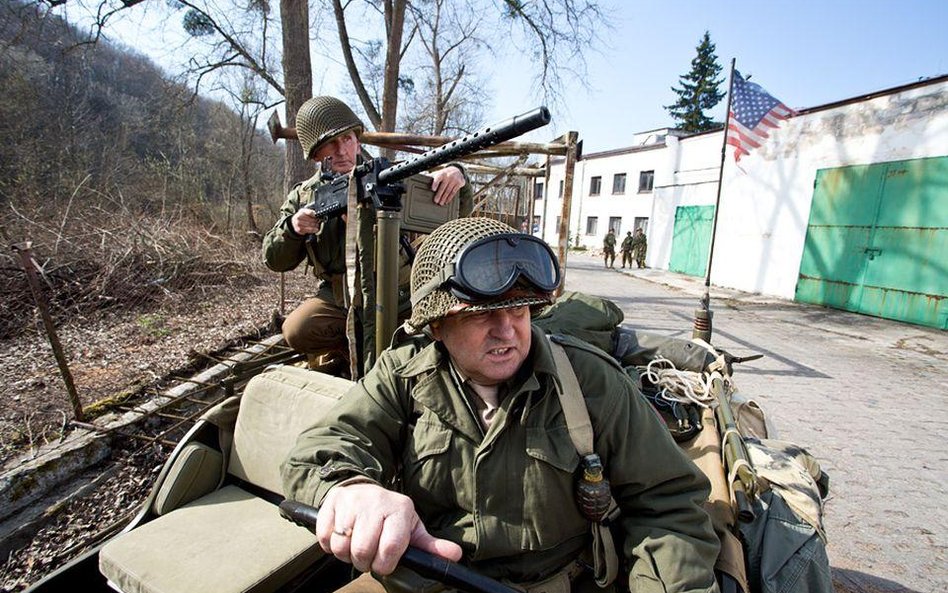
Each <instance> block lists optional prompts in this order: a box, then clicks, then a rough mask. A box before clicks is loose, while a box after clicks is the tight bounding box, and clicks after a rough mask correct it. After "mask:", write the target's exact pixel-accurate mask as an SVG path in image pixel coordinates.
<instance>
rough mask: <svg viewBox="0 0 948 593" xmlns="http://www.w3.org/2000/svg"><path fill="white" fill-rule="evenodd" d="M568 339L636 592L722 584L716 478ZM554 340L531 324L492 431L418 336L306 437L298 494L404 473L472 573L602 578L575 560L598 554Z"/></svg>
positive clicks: (316, 494) (291, 461) (393, 480)
mask: <svg viewBox="0 0 948 593" xmlns="http://www.w3.org/2000/svg"><path fill="white" fill-rule="evenodd" d="M565 347H566V353H567V355H568V357H569V361H570V363H571V364H572V367H573V369H574V371H575V373H576V375H577V377H578V379H579V381H580V382H581V384H582V386H583V393H584V396H585V397H586V404H587V409H588V411H589V415H590V418H591V421H592V426H593V433H594V434H595V444H596V452H597V453H598V454H599V456H600V457H601V459H602V462H603V466H604V467H605V468H606V470H607V472H608V477H609V480H610V482H611V486H612V492H613V495H614V498H615V500H616V502H617V504H618V507H619V509H620V511H621V515H620V517H619V518H618V519H617V520H616V521H615V522H614V523H613V524H614V525H617V526H618V528H619V531H621V537H622V539H621V540H617V544H616V547H617V550H619V552H620V555H621V556H622V557H623V559H624V560H625V561H626V567H625V568H626V572H627V573H628V574H629V583H630V586H631V589H632V590H634V591H673V590H674V591H717V586H716V585H715V583H714V575H713V566H714V563H715V558H716V557H717V554H718V541H717V538H716V536H715V535H714V532H713V530H712V528H711V523H710V520H709V518H708V515H707V514H706V513H705V512H704V511H703V510H702V508H701V504H702V502H703V501H704V500H705V499H706V497H707V495H708V492H709V486H708V482H707V480H706V478H705V477H704V476H703V475H702V474H701V473H700V472H699V471H698V470H697V468H696V467H695V466H694V465H693V464H692V463H691V462H690V461H688V459H687V458H686V457H685V456H684V454H683V453H682V452H681V451H680V450H679V449H678V447H677V446H676V445H675V443H674V442H673V441H672V439H671V437H670V436H669V434H668V431H667V430H666V429H665V426H664V425H663V424H662V423H661V422H660V421H659V420H658V417H657V416H656V415H655V413H654V412H653V411H652V410H651V408H650V407H649V404H648V403H647V402H646V401H645V399H644V398H643V397H642V396H641V395H640V394H639V392H638V391H637V389H636V387H635V386H634V384H633V383H632V381H630V380H629V378H628V376H627V375H625V374H624V372H623V370H622V369H621V368H620V367H619V366H618V365H617V364H616V362H615V361H614V360H612V359H611V358H610V357H609V356H608V355H606V354H605V353H603V352H602V351H600V350H599V349H597V348H594V347H592V346H590V345H588V344H585V343H583V342H580V341H578V340H573V339H570V340H569V341H568V342H567V343H566V344H565ZM550 348H551V347H550V344H549V342H548V341H547V340H546V338H545V336H544V334H543V332H542V330H540V329H539V328H537V327H534V329H533V334H532V347H531V352H530V354H529V356H528V357H527V360H526V361H525V363H524V364H523V365H522V367H521V369H520V370H519V371H518V372H517V374H516V375H515V376H514V377H513V378H512V379H511V380H510V381H508V382H507V383H506V384H505V385H503V386H501V396H502V399H501V405H500V407H499V408H498V410H497V412H496V416H495V417H494V419H493V421H492V423H491V424H490V426H489V428H487V429H486V430H485V429H483V428H482V426H481V424H480V423H479V422H478V419H477V417H476V415H475V412H474V411H473V407H472V400H471V399H470V398H472V397H474V393H473V391H471V389H470V387H468V386H466V385H464V384H463V383H461V379H460V377H459V375H458V374H457V372H456V371H455V370H454V369H453V366H452V365H451V363H450V358H449V357H448V355H447V353H446V352H445V351H444V349H443V346H441V345H440V343H437V342H431V341H430V340H429V339H428V338H427V337H425V336H419V337H416V338H410V339H409V338H406V339H405V340H404V341H402V342H401V343H398V344H396V345H395V346H394V347H393V348H391V349H389V350H387V351H385V352H384V353H383V354H382V355H381V357H380V359H379V361H378V362H377V364H376V365H375V367H374V368H373V369H372V370H371V371H370V372H369V373H368V374H367V376H366V377H365V379H364V380H363V381H362V382H360V383H359V384H357V385H355V386H354V387H353V388H352V391H351V392H350V394H349V395H348V396H347V397H345V398H343V399H342V400H340V402H339V404H338V405H336V406H334V407H333V409H332V410H330V411H329V413H328V415H327V416H326V417H325V418H323V419H321V420H320V422H319V424H318V425H316V426H314V427H313V428H311V429H309V430H307V431H305V432H304V433H303V434H302V435H301V437H300V439H299V440H298V442H297V445H296V447H295V448H294V450H293V451H292V452H291V453H290V456H289V457H288V459H287V461H286V462H285V463H284V464H283V467H282V473H283V480H284V491H285V493H286V495H287V496H288V497H289V498H292V499H295V500H298V501H301V502H305V503H309V504H315V505H317V506H318V505H319V504H320V503H321V502H322V500H323V498H324V497H325V495H326V493H327V492H328V491H329V489H330V488H332V487H333V486H335V485H336V484H339V483H340V482H342V481H344V480H348V479H351V478H356V477H363V478H368V479H371V480H374V481H376V482H378V483H380V484H382V485H386V486H391V485H392V484H398V485H399V489H400V491H402V492H403V493H404V494H406V495H408V496H409V497H411V498H412V500H413V501H414V503H415V508H416V510H417V512H418V514H419V516H420V517H421V519H422V521H423V522H424V524H425V526H426V527H427V528H428V531H429V532H430V533H431V534H432V535H434V536H435V537H441V538H446V539H450V540H452V541H455V542H458V543H459V544H460V545H461V547H462V548H463V550H464V558H465V563H467V564H469V565H470V566H471V567H472V568H474V569H475V570H479V571H481V572H483V573H484V574H486V575H488V576H491V577H494V578H499V579H506V580H508V581H510V582H513V583H518V584H522V585H525V586H529V585H530V584H533V583H537V582H539V581H545V580H546V579H550V578H551V575H559V574H564V571H567V570H569V573H568V574H569V580H567V581H566V586H565V589H566V590H573V591H594V590H601V589H598V588H597V586H596V585H595V584H594V583H593V581H592V574H591V573H589V572H588V571H579V572H574V571H572V569H574V568H575V567H577V566H581V565H579V564H577V560H579V559H580V558H586V559H587V561H588V559H589V558H588V553H589V551H590V549H591V545H592V544H591V542H592V536H591V532H590V523H589V521H588V520H586V519H584V518H583V516H582V515H581V514H580V511H579V509H578V507H577V504H576V502H575V498H574V486H575V472H576V470H577V468H578V467H579V464H580V458H579V454H578V453H577V450H576V447H575V446H574V444H573V442H572V441H571V437H570V434H569V430H568V428H567V424H566V421H565V419H564V414H563V409H562V407H561V403H560V400H559V398H558V396H557V394H556V389H557V384H558V383H557V381H558V375H557V371H556V368H557V367H556V365H555V362H554V359H553V355H552V353H551V349H550ZM340 436H343V438H340ZM350 436H351V438H350ZM363 443H375V444H376V445H377V446H373V447H366V446H365V445H363ZM386 444H390V446H386ZM378 445H380V446H378ZM551 518H555V519H553V520H551ZM614 586H615V585H613V586H612V587H614ZM612 587H610V588H609V589H605V590H607V591H608V590H610V589H612Z"/></svg>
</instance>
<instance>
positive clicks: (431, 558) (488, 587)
mask: <svg viewBox="0 0 948 593" xmlns="http://www.w3.org/2000/svg"><path fill="white" fill-rule="evenodd" d="M280 515H282V516H283V518H284V519H287V520H289V521H292V522H293V523H295V524H297V525H299V526H300V527H306V528H307V529H309V530H312V529H313V528H315V527H316V517H317V515H318V511H317V509H316V508H315V507H312V506H310V505H308V504H303V503H301V502H296V501H295V500H284V501H283V502H281V503H280ZM399 564H401V565H403V566H404V567H405V568H410V569H411V570H414V571H415V572H417V573H418V574H419V575H421V576H423V577H426V578H429V579H434V580H436V581H438V582H440V583H444V584H445V585H448V586H449V587H457V588H458V589H461V590H463V591H469V592H470V593H519V592H518V591H517V590H516V589H514V588H513V587H508V586H507V585H505V584H503V583H501V582H500V581H496V580H494V579H492V578H490V577H486V576H484V575H482V574H478V573H477V572H475V571H473V570H471V569H470V568H467V567H466V566H462V565H460V564H458V563H457V562H451V561H450V560H445V559H444V558H441V557H440V556H436V555H434V554H431V553H430V552H425V551H424V550H419V549H418V548H413V547H410V546H409V548H408V549H407V550H405V553H404V554H403V555H402V558H401V560H399Z"/></svg>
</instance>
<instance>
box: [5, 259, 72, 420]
mask: <svg viewBox="0 0 948 593" xmlns="http://www.w3.org/2000/svg"><path fill="white" fill-rule="evenodd" d="M32 246H33V243H32V242H31V241H23V242H22V243H17V244H15V245H13V246H12V248H13V251H14V252H15V253H16V254H17V255H19V256H20V264H21V265H22V266H23V271H25V272H26V279H27V282H28V283H29V285H30V291H31V292H32V293H33V301H34V302H35V303H36V308H37V309H39V312H40V316H41V317H42V318H43V325H44V326H45V327H46V336H47V337H48V338H49V345H50V346H52V348H53V354H54V355H55V356H56V364H58V365H59V372H60V374H61V375H62V376H63V382H64V383H65V384H66V393H68V394H69V403H70V404H72V413H73V416H75V418H76V420H79V421H80V422H81V421H82V420H83V414H82V404H81V403H80V402H79V393H78V392H77V391H76V384H75V382H74V381H73V380H72V372H70V371H69V364H68V363H67V362H66V355H65V354H64V353H63V346H62V344H61V343H60V342H59V336H58V335H57V334H56V326H55V325H54V324H53V318H52V317H50V316H49V308H48V307H47V306H46V300H45V299H44V298H43V292H42V290H40V284H39V278H37V277H36V264H35V262H34V261H33V253H32V252H31V248H32Z"/></svg>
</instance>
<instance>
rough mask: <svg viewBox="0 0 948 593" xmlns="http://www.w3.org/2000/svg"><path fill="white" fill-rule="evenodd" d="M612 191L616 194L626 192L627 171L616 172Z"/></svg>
mask: <svg viewBox="0 0 948 593" xmlns="http://www.w3.org/2000/svg"><path fill="white" fill-rule="evenodd" d="M612 193H614V194H624V193H625V173H616V174H615V175H614V176H613V177H612Z"/></svg>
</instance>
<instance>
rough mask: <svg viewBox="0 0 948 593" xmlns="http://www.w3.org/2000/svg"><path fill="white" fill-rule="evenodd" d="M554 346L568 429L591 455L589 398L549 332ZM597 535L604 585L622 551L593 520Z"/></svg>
mask: <svg viewBox="0 0 948 593" xmlns="http://www.w3.org/2000/svg"><path fill="white" fill-rule="evenodd" d="M546 338H547V341H548V342H549V344H550V349H551V350H552V351H553V362H554V363H555V364H556V374H557V376H558V377H559V382H560V383H561V384H562V386H557V388H556V395H557V397H559V399H560V407H561V408H563V415H564V416H565V417H566V430H567V431H568V432H569V438H570V440H571V441H573V446H574V447H576V452H577V453H579V454H580V455H581V456H586V455H591V454H592V453H594V452H595V451H594V449H593V428H592V420H590V419H589V410H588V409H587V408H586V398H585V397H583V389H582V387H580V385H579V379H577V378H576V371H574V370H573V363H571V362H570V361H569V357H568V356H567V355H566V349H565V348H563V347H562V346H560V345H559V344H557V343H556V342H554V341H553V340H551V339H550V336H547V337H546ZM617 515H618V505H617V504H616V501H615V499H612V500H610V505H609V512H608V513H606V517H607V518H609V519H614V518H615V517H616V516H617ZM590 525H591V530H592V535H593V546H592V548H593V576H594V577H595V580H596V584H597V585H599V587H601V588H605V587H608V586H609V585H611V584H612V582H613V581H615V579H616V576H618V574H619V555H618V554H617V553H616V547H615V543H614V542H613V541H612V532H611V531H609V527H608V526H607V525H603V524H602V523H591V524H590Z"/></svg>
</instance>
